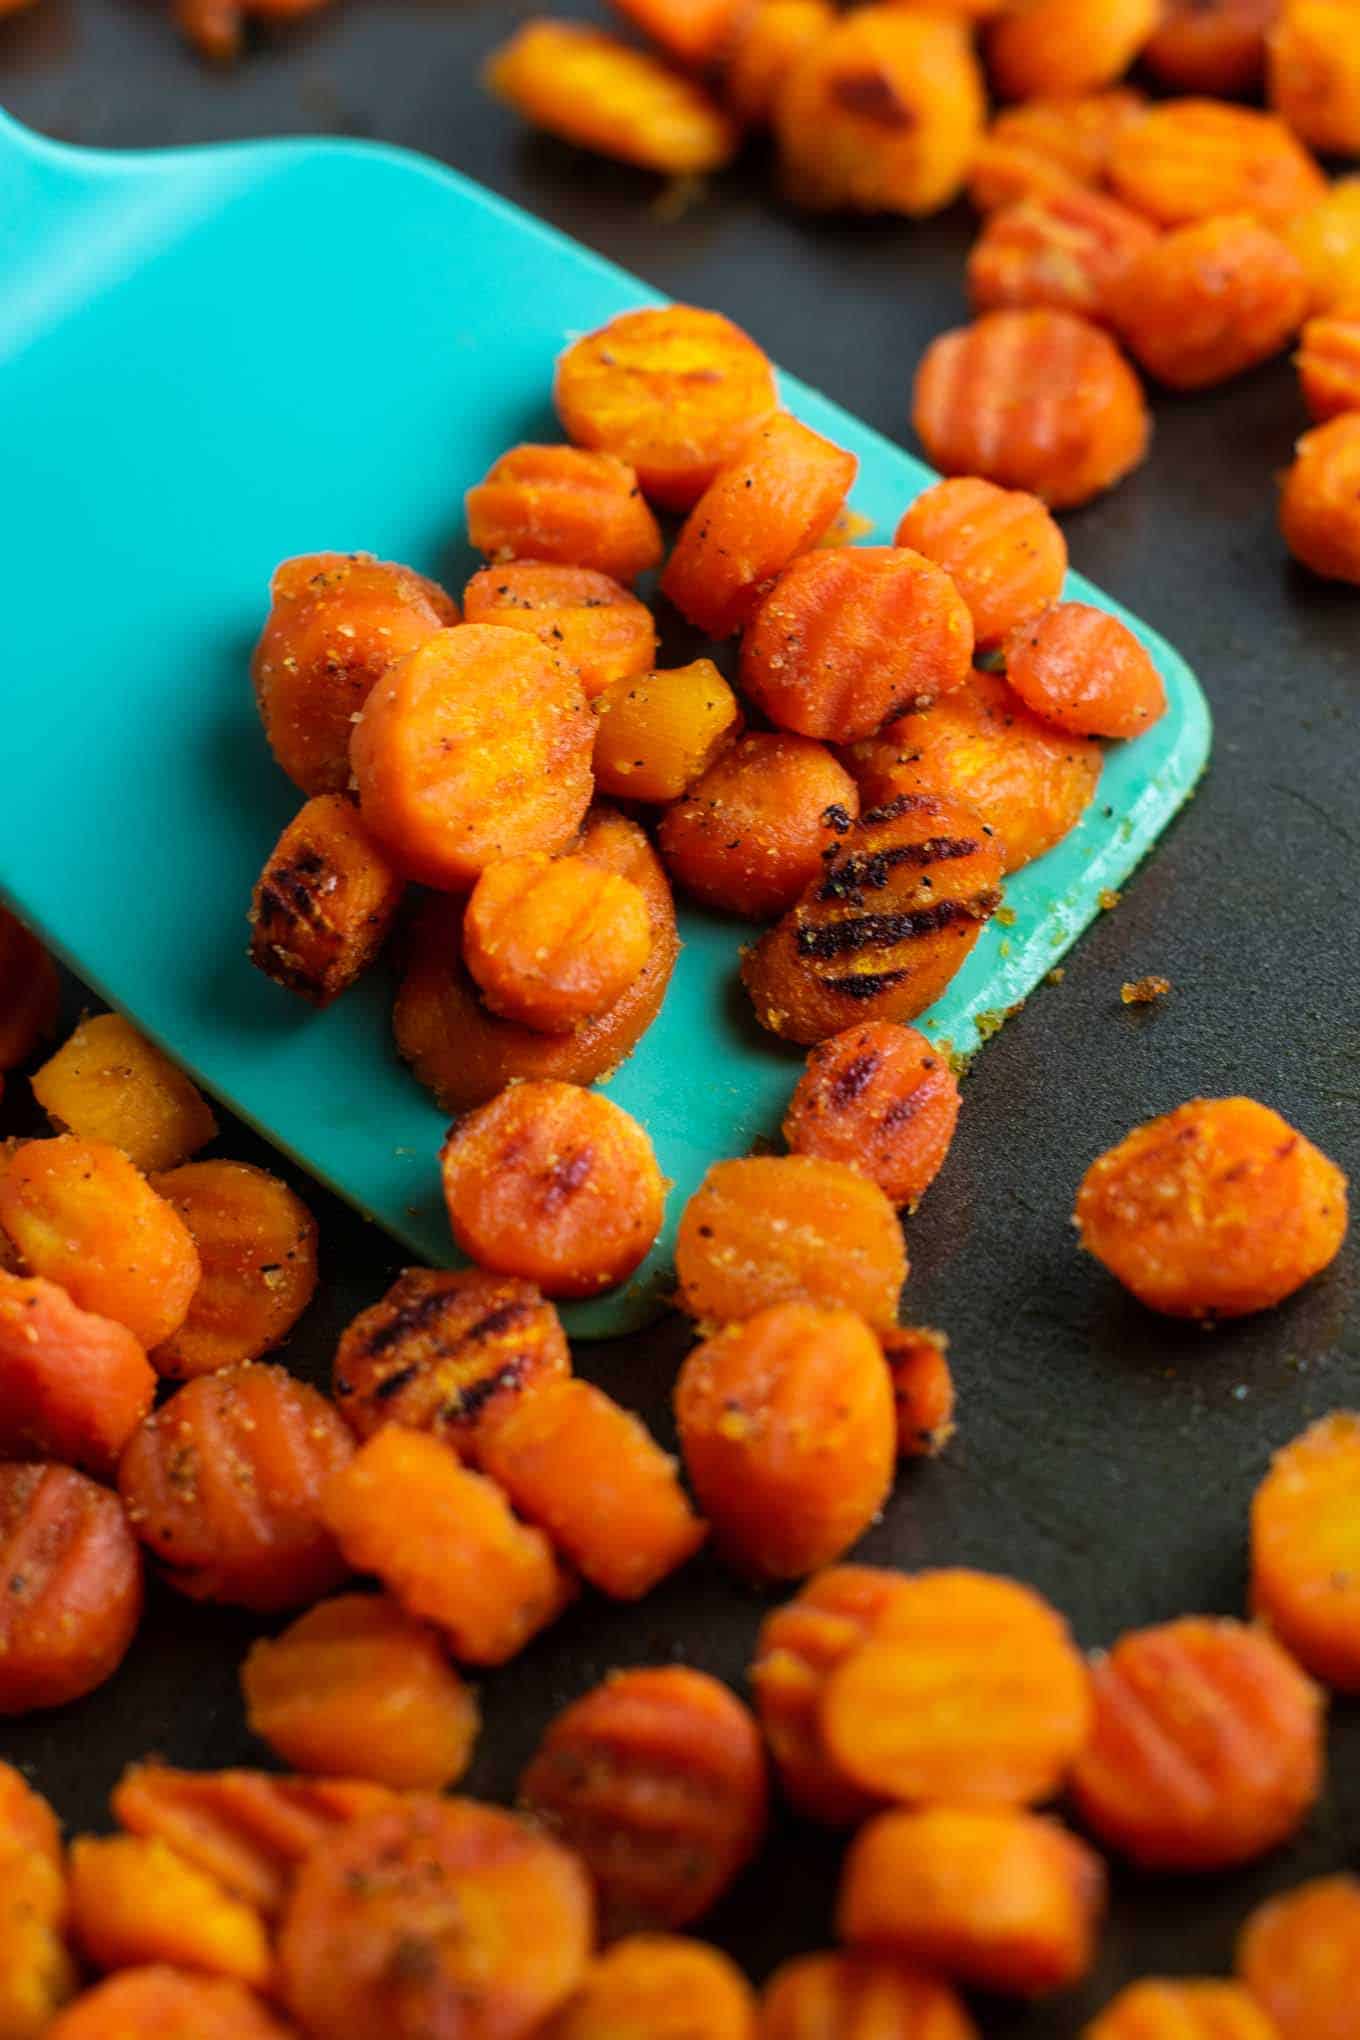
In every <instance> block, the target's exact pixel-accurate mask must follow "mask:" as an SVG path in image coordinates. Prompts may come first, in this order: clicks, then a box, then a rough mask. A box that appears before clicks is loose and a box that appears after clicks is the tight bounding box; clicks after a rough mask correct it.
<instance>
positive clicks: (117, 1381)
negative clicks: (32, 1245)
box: [0, 1268, 156, 1480]
mask: <svg viewBox="0 0 1360 2040" xmlns="http://www.w3.org/2000/svg"><path fill="white" fill-rule="evenodd" d="M0 1381H3V1383H4V1392H3V1396H2V1397H0V1454H3V1455H4V1457H5V1458H8V1459H56V1460H60V1461H62V1462H64V1463H65V1464H67V1465H70V1466H78V1467H81V1468H83V1469H84V1471H85V1472H86V1473H92V1474H95V1475H96V1476H98V1477H100V1478H102V1479H104V1480H108V1479H110V1478H111V1477H112V1475H113V1473H114V1470H115V1468H116V1467H117V1464H118V1455H119V1453H120V1452H121V1451H122V1449H123V1447H124V1445H125V1444H126V1443H127V1441H128V1439H129V1438H130V1437H131V1435H132V1433H133V1432H134V1431H135V1430H136V1428H137V1426H138V1424H139V1423H140V1422H141V1420H142V1418H143V1417H144V1416H145V1415H146V1413H147V1411H148V1410H149V1409H150V1407H151V1403H152V1398H153V1397H154V1395H155V1393H156V1376H155V1372H154V1370H153V1368H152V1367H151V1365H150V1363H149V1362H148V1360H147V1357H146V1354H145V1353H144V1351H143V1350H142V1348H141V1346H139V1345H138V1343H137V1341H136V1339H134V1337H133V1336H132V1333H131V1332H130V1331H129V1330H128V1329H127V1326H126V1325H120V1324H118V1323H116V1322H115V1320H114V1319H113V1318H105V1317H97V1316H96V1315H95V1313H94V1312H93V1311H88V1310H81V1308H80V1306H79V1305H78V1304H75V1303H73V1302H72V1301H71V1299H70V1297H69V1296H68V1295H67V1294H66V1291H65V1290H64V1289H58V1287H57V1285H56V1283H55V1282H44V1281H41V1280H25V1279H24V1278H23V1277H22V1276H18V1275H11V1274H10V1273H9V1272H8V1271H7V1270H6V1269H3V1268H0Z"/></svg>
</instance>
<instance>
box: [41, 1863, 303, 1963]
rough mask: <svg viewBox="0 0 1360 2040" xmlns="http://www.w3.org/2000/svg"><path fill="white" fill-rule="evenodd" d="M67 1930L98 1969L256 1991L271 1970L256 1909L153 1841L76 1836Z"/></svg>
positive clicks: (266, 1946) (263, 1932)
mask: <svg viewBox="0 0 1360 2040" xmlns="http://www.w3.org/2000/svg"><path fill="white" fill-rule="evenodd" d="M71 1929H72V1935H73V1938H74V1940H75V1942H76V1945H77V1946H78V1947H79V1948H80V1950H81V1952H82V1953H83V1954H84V1955H85V1957H86V1958H87V1960H89V1961H90V1962H92V1963H93V1964H94V1966H95V1968H96V1969H134V1968H137V1967H138V1966H140V1965H141V1964H143V1963H156V1962H164V1963H169V1964H171V1965H172V1966H174V1967H176V1968H180V1969H193V1970H200V1969H201V1970H205V1971H207V1972H208V1974H209V1975H213V1976H232V1977H235V1978H236V1979H237V1980H238V1982H240V1983H244V1984H250V1985H252V1986H254V1987H255V1988H257V1989H259V1988H262V1987H263V1986H264V1985H265V1984H266V1983H267V1982H268V1980H269V1976H270V1972H271V1970H272V1968H273V1962H272V1959H271V1955H270V1949H269V1940H268V1936H267V1935H266V1933H265V1928H264V1922H263V1921H262V1920H261V1918H260V1916H259V1914H258V1913H257V1912H256V1911H255V1910H254V1908H253V1907H251V1906H249V1905H247V1904H246V1903H245V1902H244V1901H243V1900H242V1899H239V1898H234V1897H233V1896H232V1894H231V1893H230V1892H229V1891H227V1890H226V1889H225V1888H224V1887H223V1886H222V1885H220V1884H219V1883H218V1882H217V1880H216V1879H215V1878H213V1877H211V1876H209V1875H208V1873H207V1872H206V1871H204V1870H200V1869H198V1868H196V1867H195V1866H194V1865H193V1864H192V1863H186V1862H185V1861H184V1859H183V1857H181V1856H177V1855H176V1854H175V1852H174V1850H173V1849H171V1848H169V1847H168V1846H167V1845H166V1843H164V1842H163V1841H161V1840H160V1839H159V1838H158V1837H154V1836H153V1837H150V1838H143V1837H142V1836H140V1835H110V1836H100V1837H96V1836H94V1835H81V1836H78V1837H77V1839H76V1840H75V1841H74V1842H73V1843H72V1845H71Z"/></svg>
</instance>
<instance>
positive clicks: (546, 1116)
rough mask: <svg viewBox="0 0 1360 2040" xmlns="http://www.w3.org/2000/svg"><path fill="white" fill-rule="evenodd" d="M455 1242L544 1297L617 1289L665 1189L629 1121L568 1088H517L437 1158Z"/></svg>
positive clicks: (637, 1258)
mask: <svg viewBox="0 0 1360 2040" xmlns="http://www.w3.org/2000/svg"><path fill="white" fill-rule="evenodd" d="M440 1166H441V1169H442V1173H443V1181H444V1199H445V1202H446V1204H447V1205H448V1209H449V1224H450V1226H451V1228H452V1231H453V1236H454V1238H455V1240H456V1241H457V1242H458V1245H459V1246H460V1247H461V1248H462V1249H463V1251H464V1253H465V1254H467V1255H469V1256H470V1257H471V1258H472V1259H473V1260H475V1261H477V1262H478V1263H479V1264H480V1265H481V1266H482V1267H485V1268H491V1269H493V1270H495V1271H496V1272H498V1273H500V1274H503V1275H519V1276H522V1277H524V1278H525V1279H526V1280H528V1281H531V1282H537V1283H538V1285H539V1287H540V1288H541V1289H542V1290H543V1292H544V1294H545V1295H547V1296H592V1295H594V1294H595V1293H596V1292H597V1291H599V1290H601V1289H608V1288H611V1287H613V1286H614V1285H615V1284H616V1283H619V1282H622V1281H624V1280H625V1279H626V1278H627V1277H628V1276H629V1275H631V1274H632V1273H633V1270H634V1269H635V1268H637V1267H638V1266H639V1265H640V1263H641V1262H642V1261H643V1260H644V1259H645V1258H646V1256H647V1254H648V1253H649V1252H650V1250H651V1248H652V1245H653V1243H654V1242H655V1239H656V1236H657V1233H658V1232H659V1231H660V1230H661V1217H662V1211H663V1208H664V1205H665V1198H666V1187H665V1181H664V1179H663V1177H662V1175H661V1171H660V1169H659V1168H658V1167H657V1163H656V1157H655V1155H654V1153H653V1151H652V1145H651V1142H650V1140H649V1139H648V1137H647V1135H646V1134H645V1133H644V1131H643V1129H642V1128H641V1127H640V1126H639V1125H638V1123H637V1121H636V1120H635V1119H633V1118H631V1117H630V1115H629V1114H628V1113H626V1112H625V1111H624V1110H623V1108H622V1106H619V1105H615V1104H614V1102H613V1100H612V1099H609V1098H604V1097H601V1095H600V1094H599V1093H598V1092H596V1091H585V1090H582V1089H581V1088H580V1087H579V1085H576V1084H555V1083H521V1084H514V1085H511V1086H510V1087H509V1088H508V1089H507V1090H505V1091H503V1092H502V1093H501V1095H500V1096H499V1097H498V1098H493V1099H492V1100H491V1102H490V1103H489V1104H487V1105H483V1106H481V1107H480V1108H479V1109H478V1110H477V1111H476V1112H472V1113H469V1115H468V1117H467V1118H466V1119H464V1120H462V1121H461V1122H460V1123H459V1124H458V1125H457V1126H455V1127H454V1128H453V1130H452V1132H451V1133H450V1134H449V1137H448V1139H447V1140H446V1141H445V1143H444V1148H443V1153H442V1157H441V1164H440Z"/></svg>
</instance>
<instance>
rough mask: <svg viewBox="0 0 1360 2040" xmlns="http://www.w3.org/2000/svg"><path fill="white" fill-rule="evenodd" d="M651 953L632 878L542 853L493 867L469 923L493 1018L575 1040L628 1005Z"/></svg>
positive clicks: (472, 953) (467, 937)
mask: <svg viewBox="0 0 1360 2040" xmlns="http://www.w3.org/2000/svg"><path fill="white" fill-rule="evenodd" d="M651 946H652V922H651V916H650V914H649V913H648V911H647V902H646V900H645V899H644V898H643V896H642V893H641V892H640V891H639V889H638V887H637V886H635V885H634V884H633V882H632V880H631V879H628V878H624V877H622V876H621V875H620V874H619V873H618V872H616V871H606V870H605V868H604V866H603V865H600V864H592V863H591V861H590V859H589V858H587V857H569V856H563V857H545V856H543V855H542V853H541V852H538V853H532V854H530V855H527V856H523V857H506V858H502V859H501V860H500V861H499V862H498V863H496V864H489V865H488V866H487V868H486V870H485V871H484V872H483V873H482V875H481V877H480V878H479V879H478V881H477V883H476V885H475V886H474V887H473V889H472V897H471V898H470V899H469V901H468V905H467V912H466V914H465V915H464V917H463V958H464V961H465V962H466V964H467V967H468V969H469V970H470V971H471V973H472V975H473V977H474V978H475V979H476V980H477V983H478V986H479V987H480V989H481V994H482V997H483V998H484V999H485V1001H486V1003H487V1005H488V1006H489V1007H490V1008H491V1011H492V1012H493V1013H499V1014H500V1015H501V1017H502V1018H503V1019H506V1020H517V1021H519V1022H520V1024H521V1025H522V1026H525V1027H536V1028H538V1029H540V1030H541V1031H542V1032H543V1033H544V1034H569V1033H571V1031H572V1030H573V1029H574V1028H575V1027H578V1026H579V1025H580V1024H581V1022H582V1021H583V1020H592V1019H594V1017H595V1015H596V1014H597V1013H602V1012H604V1011H605V1010H606V1009H607V1008H608V1007H610V1006H612V1005H613V1004H614V1002H615V1000H616V999H620V998H622V996H623V994H624V993H625V992H626V991H627V989H628V987H629V985H630V984H632V982H633V980H634V978H635V977H636V976H637V974H638V972H639V971H640V970H641V969H642V966H643V964H644V963H646V961H647V956H648V952H649V951H650V949H651Z"/></svg>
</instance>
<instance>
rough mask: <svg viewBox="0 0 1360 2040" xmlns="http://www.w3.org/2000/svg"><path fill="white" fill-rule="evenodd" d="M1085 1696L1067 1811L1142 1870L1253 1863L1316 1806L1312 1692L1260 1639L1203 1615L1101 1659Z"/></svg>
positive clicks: (1123, 1643)
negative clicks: (1086, 1710)
mask: <svg viewBox="0 0 1360 2040" xmlns="http://www.w3.org/2000/svg"><path fill="white" fill-rule="evenodd" d="M1092 1691H1093V1693H1094V1696H1095V1725H1094V1730H1093V1733H1092V1736H1091V1739H1090V1741H1089V1743H1088V1744H1087V1746H1086V1749H1085V1750H1084V1751H1083V1752H1082V1754H1081V1756H1080V1757H1079V1759H1078V1761H1077V1765H1076V1768H1075V1771H1074V1772H1073V1776H1072V1791H1073V1796H1074V1799H1075V1803H1076V1807H1077V1811H1078V1812H1079V1814H1080V1816H1081V1818H1082V1820H1083V1821H1084V1822H1085V1823H1086V1825H1087V1826H1088V1827H1089V1828H1090V1829H1091V1831H1092V1832H1093V1833H1094V1834H1095V1835H1097V1836H1098V1837H1099V1839H1100V1840H1101V1841H1102V1842H1103V1843H1105V1845H1106V1846H1107V1847H1109V1848H1113V1849H1118V1850H1119V1851H1120V1852H1121V1853H1122V1854H1124V1855H1126V1856H1129V1857H1130V1858H1131V1859H1132V1860H1133V1861H1134V1862H1136V1863H1138V1864H1141V1865H1142V1866H1143V1867H1144V1868H1147V1869H1157V1870H1219V1869H1223V1868H1226V1867H1228V1866H1230V1865H1233V1864H1236V1863H1249V1862H1251V1861H1252V1860H1253V1858H1255V1857H1257V1856H1261V1855H1264V1854H1265V1852H1266V1850H1267V1849H1273V1848H1275V1847H1276V1846H1277V1845H1278V1844H1279V1843H1281V1842H1283V1841H1286V1840H1288V1838H1289V1836H1290V1835H1292V1834H1293V1833H1294V1831H1295V1829H1296V1828H1297V1827H1298V1826H1299V1824H1300V1822H1301V1821H1302V1820H1303V1817H1304V1815H1305V1814H1306V1813H1307V1811H1308V1809H1309V1807H1310V1806H1311V1805H1312V1804H1313V1801H1314V1800H1315V1799H1316V1797H1317V1794H1318V1790H1319V1787H1320V1784H1321V1777H1322V1702H1321V1696H1320V1695H1319V1693H1318V1691H1317V1689H1316V1687H1315V1686H1314V1685H1313V1684H1312V1682H1311V1680H1309V1679H1307V1678H1305V1676H1304V1674H1303V1673H1302V1672H1301V1671H1300V1670H1299V1669H1298V1667H1297V1666H1296V1665H1295V1664H1294V1662H1293V1660H1292V1659H1291V1658H1288V1657H1286V1655H1285V1653H1284V1652H1283V1651H1282V1650H1281V1649H1280V1647H1279V1645H1278V1644H1277V1643H1273V1642H1272V1641H1271V1639H1270V1637H1268V1636H1267V1635H1266V1634H1265V1633H1264V1632H1263V1631H1261V1630H1257V1629H1248V1628H1246V1627H1245V1626H1244V1625H1243V1624H1242V1623H1240V1622H1229V1621H1212V1620H1210V1619H1209V1618H1208V1617H1201V1616H1186V1617H1184V1618H1183V1619H1182V1620H1180V1621H1178V1622H1169V1623H1166V1624H1164V1625H1163V1626H1162V1627H1160V1628H1156V1629H1140V1630H1134V1631H1132V1632H1131V1633H1130V1634H1129V1635H1127V1636H1123V1637H1121V1638H1120V1640H1119V1642H1118V1643H1117V1644H1116V1645H1115V1646H1114V1649H1113V1650H1112V1651H1111V1652H1110V1653H1109V1655H1108V1656H1107V1657H1103V1658H1100V1659H1098V1660H1097V1662H1096V1664H1095V1666H1094V1669H1093V1672H1092Z"/></svg>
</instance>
